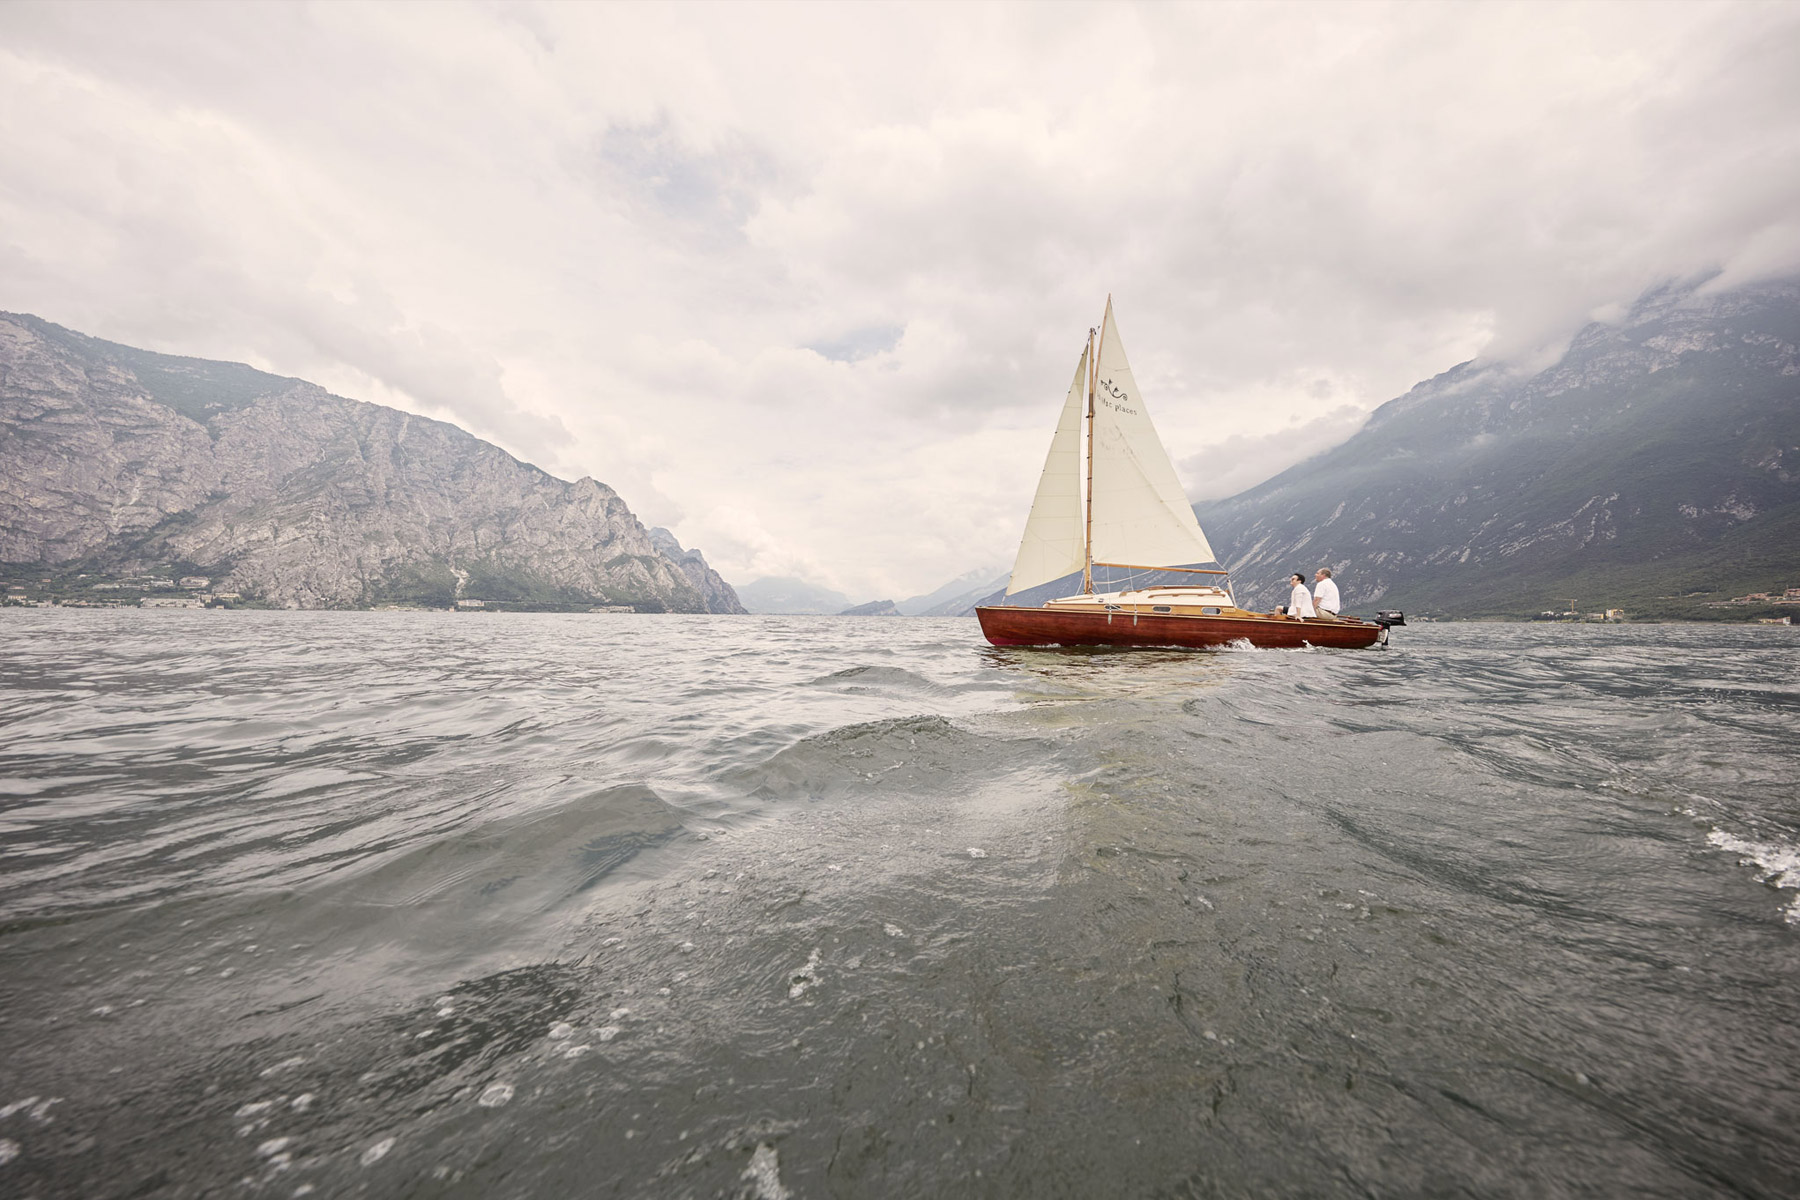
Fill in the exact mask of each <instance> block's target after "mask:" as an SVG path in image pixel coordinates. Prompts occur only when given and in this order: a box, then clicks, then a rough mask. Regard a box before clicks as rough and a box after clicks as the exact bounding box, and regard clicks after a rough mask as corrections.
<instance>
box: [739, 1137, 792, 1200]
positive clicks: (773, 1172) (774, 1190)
mask: <svg viewBox="0 0 1800 1200" xmlns="http://www.w3.org/2000/svg"><path fill="white" fill-rule="evenodd" d="M743 1178H745V1179H747V1180H749V1181H750V1183H751V1184H752V1185H754V1186H755V1188H756V1196H757V1200H789V1198H790V1197H791V1196H793V1193H792V1192H790V1191H788V1190H787V1188H785V1187H783V1186H782V1183H781V1156H780V1155H778V1154H776V1153H775V1147H773V1146H771V1145H769V1143H767V1142H764V1143H762V1144H761V1145H760V1146H758V1147H757V1148H756V1153H754V1154H752V1155H751V1156H750V1165H749V1166H747V1167H745V1168H744V1174H743Z"/></svg>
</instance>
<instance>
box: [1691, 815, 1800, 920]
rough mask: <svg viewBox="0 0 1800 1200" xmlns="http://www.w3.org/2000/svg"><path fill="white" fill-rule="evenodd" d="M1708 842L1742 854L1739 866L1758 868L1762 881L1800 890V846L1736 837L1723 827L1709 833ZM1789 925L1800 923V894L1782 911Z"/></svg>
mask: <svg viewBox="0 0 1800 1200" xmlns="http://www.w3.org/2000/svg"><path fill="white" fill-rule="evenodd" d="M1706 841H1707V844H1709V845H1711V846H1714V847H1717V848H1718V849H1720V850H1724V851H1725V852H1727V853H1728V854H1735V855H1737V856H1738V865H1739V866H1744V867H1752V868H1754V869H1755V870H1756V878H1757V880H1758V881H1759V882H1762V883H1766V884H1769V885H1770V886H1772V887H1775V888H1781V889H1788V890H1793V891H1800V846H1790V845H1787V844H1785V843H1782V842H1752V841H1747V840H1746V839H1744V838H1740V837H1733V836H1732V835H1731V834H1729V833H1726V832H1725V831H1724V830H1722V829H1714V830H1713V831H1712V832H1711V833H1709V834H1707V835H1706ZM1781 914H1782V918H1783V919H1784V920H1785V921H1786V922H1787V923H1788V924H1789V925H1800V895H1797V896H1795V897H1794V899H1793V900H1791V901H1790V902H1788V904H1787V905H1786V906H1784V907H1783V908H1782V910H1781Z"/></svg>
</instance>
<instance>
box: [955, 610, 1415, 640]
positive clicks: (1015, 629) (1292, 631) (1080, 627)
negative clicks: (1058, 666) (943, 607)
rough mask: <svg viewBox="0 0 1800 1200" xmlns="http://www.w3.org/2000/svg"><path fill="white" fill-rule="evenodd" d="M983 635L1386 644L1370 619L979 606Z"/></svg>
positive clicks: (1018, 637)
mask: <svg viewBox="0 0 1800 1200" xmlns="http://www.w3.org/2000/svg"><path fill="white" fill-rule="evenodd" d="M975 615H976V617H977V618H979V619H980V621H981V632H982V633H983V634H984V635H986V637H987V640H988V641H990V642H992V643H993V644H994V645H996V646H1191V647H1195V648H1198V649H1205V648H1207V647H1209V646H1224V645H1227V644H1229V643H1231V642H1237V641H1244V642H1249V643H1250V644H1251V645H1252V646H1259V647H1263V648H1267V649H1280V648H1288V649H1299V648H1300V647H1303V646H1321V647H1331V648H1334V649H1346V650H1360V649H1362V648H1364V647H1366V646H1373V645H1374V644H1375V643H1376V642H1377V641H1380V640H1381V632H1382V630H1381V626H1379V625H1375V624H1372V623H1370V622H1368V621H1358V620H1354V619H1346V620H1342V621H1299V620H1290V619H1288V618H1286V617H1205V616H1192V617H1190V616H1184V615H1180V614H1169V613H1130V612H1104V611H1101V612H1070V611H1067V610H1059V609H1049V608H1007V607H1004V606H994V607H986V608H977V609H976V610H975Z"/></svg>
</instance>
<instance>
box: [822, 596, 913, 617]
mask: <svg viewBox="0 0 1800 1200" xmlns="http://www.w3.org/2000/svg"><path fill="white" fill-rule="evenodd" d="M900 615H901V612H900V610H899V609H898V608H895V607H894V602H893V601H892V600H871V601H869V602H868V603H867V604H858V605H857V606H856V607H855V608H846V609H845V610H844V611H843V612H841V613H839V614H838V616H840V617H898V616H900Z"/></svg>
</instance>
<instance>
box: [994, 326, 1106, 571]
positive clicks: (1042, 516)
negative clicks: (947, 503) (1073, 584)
mask: <svg viewBox="0 0 1800 1200" xmlns="http://www.w3.org/2000/svg"><path fill="white" fill-rule="evenodd" d="M1087 373H1088V352H1087V347H1085V346H1083V347H1082V350H1081V362H1080V364H1079V365H1077V366H1076V368H1075V382H1074V383H1071V384H1070V385H1069V398H1068V399H1067V400H1065V401H1063V409H1062V416H1061V417H1060V418H1059V419H1058V420H1057V422H1056V436H1055V437H1053V438H1051V439H1050V453H1049V454H1048V455H1046V456H1045V457H1044V473H1043V475H1041V476H1039V477H1038V486H1037V496H1036V498H1034V499H1033V500H1032V502H1031V516H1030V517H1029V518H1028V519H1027V520H1026V522H1025V536H1024V537H1023V538H1022V539H1020V541H1019V556H1018V558H1016V559H1014V560H1013V573H1012V580H1011V582H1009V583H1008V584H1007V585H1006V594H1007V595H1009V596H1010V595H1012V594H1013V593H1014V592H1022V591H1024V590H1025V589H1026V588H1032V587H1036V586H1037V585H1038V584H1040V583H1049V582H1050V581H1051V580H1052V579H1060V578H1062V577H1063V576H1064V575H1067V574H1069V573H1070V572H1071V571H1079V570H1081V569H1082V567H1083V565H1085V564H1084V560H1083V558H1082V535H1081V418H1082V412H1083V409H1084V408H1085V407H1086V403H1087Z"/></svg>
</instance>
